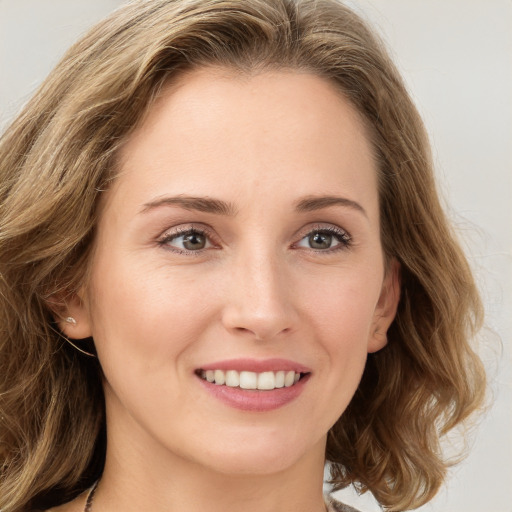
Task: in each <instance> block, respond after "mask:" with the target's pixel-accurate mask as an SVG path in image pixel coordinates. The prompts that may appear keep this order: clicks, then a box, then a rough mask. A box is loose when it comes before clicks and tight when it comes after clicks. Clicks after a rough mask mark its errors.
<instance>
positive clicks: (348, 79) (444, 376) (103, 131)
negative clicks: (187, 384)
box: [0, 0, 485, 512]
mask: <svg viewBox="0 0 512 512" xmlns="http://www.w3.org/2000/svg"><path fill="white" fill-rule="evenodd" d="M209 65H219V66H224V67H230V68H232V69H235V70H236V71H237V72H240V73H257V72H260V71H262V70H266V69H282V68H287V69H297V70H301V71H306V72H311V73H314V74H316V75H318V76H320V77H323V78H325V79H326V80H330V81H332V82H333V83H335V84H336V85H337V86H338V87H339V89H340V90H341V91H342V93H343V94H344V95H345V97H346V98H347V99H348V100H349V101H350V102H351V103H352V104H353V105H354V106H355V108H356V109H357V110H358V111H359V113H360V114H361V116H362V118H363V119H364V120H365V122H366V124H367V126H368V127H369V131H370V133H371V134H372V142H373V146H374V151H375V157H376V159H377V162H378V169H379V187H380V208H381V222H382V226H381V231H382V233H381V234H382V243H383V247H384V251H385V254H386V256H387V257H388V258H392V257H393V258H396V259H397V260H398V261H399V262H400V264H401V271H402V275H401V282H402V296H401V300H400V304H399V310H398V313H397V316H396V319H395V321H394V323H393V324H392V326H391V329H390V331H389V333H388V339H389V343H388V346H387V347H386V348H385V349H383V350H381V351H380V352H377V353H375V354H371V355H370V356H369V359H368V362H367V366H366V369H365V372H364V375H363V378H362V381H361V383H360V386H359V388H358V390H357V392H356V394H355V396H354V398H353V400H352V402H351V403H350V405H349V407H348V409H347V410H346V411H345V413H344V414H343V415H342V416H341V418H340V419H339V420H338V422H337V423H336V424H335V426H334V427H333V428H332V429H331V431H330V432H329V436H328V446H327V452H326V459H327V460H328V461H330V462H331V476H332V483H333V484H334V487H335V488H342V487H344V486H347V485H349V484H351V483H352V484H354V485H356V486H357V487H358V488H359V489H360V490H361V491H365V490H370V491H371V492H372V493H373V494H374V495H375V497H376V498H377V500H378V501H379V502H380V503H381V504H382V505H383V506H384V507H386V508H388V509H389V510H404V509H409V508H413V507H417V506H419V505H421V504H423V503H425V502H426V501H428V500H429V499H430V498H431V497H432V496H433V495H434V494H435V492H436V491H437V490H438V488H439V486H440V485H441V483H442V481H443V478H444V475H445V471H446V467H447V463H446V461H445V460H444V459H443V456H442V453H441V450H440V444H439V443H440V439H441V437H442V436H443V435H444V434H446V433H447V432H448V431H449V430H451V429H452V428H453V427H455V426H456V425H458V424H460V423H461V422H462V421H463V420H465V419H466V418H467V417H468V416H469V415H470V414H471V413H472V412H474V411H475V410H476V409H477V408H478V407H479V406H480V405H481V403H482V399H483V395H484V389H485V377H484V372H483V368H482V365H481V362H480V360H479V358H478V357H477V356H476V355H475V353H474V352H473V350H472V349H471V347H470V344H469V340H470V339H471V337H472V336H473V335H474V334H475V332H476V331H477V330H478V328H479V326H480V324H481V320H482V310H481V304H480V300H479V296H478V293H477V290H476V288H475V285H474V281H473V278H472V275H471V272H470V269H469V267H468V264H467V261H466V259H465V257H464V255H463V253H462V251H461V249H460V247H459V245H458V243H457V240H456V237H455V236H454V233H453V232H452V230H451V228H450V225H449V223H448V221H447V219H446V217H445V214H444V213H443V210H442V208H441V206H440V203H439V199H438V195H437V192H436V187H435V183H434V178H433V170H432V162H431V159H430V149H429V145H428V141H427V138H426V136H425V131H424V128H423V125H422V122H421V119H420V117H419V115H418V113H417V111H416V109H415V107H414V105H413V104H412V102H411V99H410V97H409V95H408V94H407V91H406V89H405V87H404V85H403V83H402V80H401V78H400V76H399V74H398V73H397V71H396V69H395V67H394V65H393V64H392V62H391V61H390V59H389V58H388V56H387V53H386V51H385V50H384V48H383V46H382V44H381V43H380V42H379V40H378V39H377V38H376V37H375V35H374V34H373V33H372V31H371V30H370V29H368V27H367V26H366V25H365V23H364V22H363V21H362V20H361V19H360V18H359V17H358V16H357V15H355V14H354V13H353V12H352V11H351V10H349V9H348V8H347V7H345V6H343V5H342V4H340V3H339V2H337V1H336V0H241V1H237V0H151V1H147V0H146V1H137V2H133V3H130V4H128V5H126V6H125V7H123V8H122V9H119V10H118V11H116V12H115V13H113V14H112V15H111V16H110V17H109V18H108V19H106V20H105V21H103V22H102V23H100V24H99V25H97V26H96V27H94V28H93V29H92V30H91V31H90V32H89V33H88V34H87V35H86V36H85V37H84V38H83V39H82V40H81V41H79V42H78V43H77V44H75V45H74V46H73V47H72V48H71V49H70V50H69V52H68V53H67V54H66V55H65V57H64V58H63V60H62V61H61V62H60V64H59V65H58V66H57V67H56V68H55V70H54V71H53V72H52V73H51V75H50V76H49V77H48V79H47V80H46V81H45V82H44V84H43V85H42V86H41V88H40V89H39V91H38V92H37V94H36V95H35V96H34V98H33V99H32V100H31V101H30V102H29V103H28V105H27V106H26V107H25V109H24V110H23V112H22V113H21V114H20V115H19V117H18V118H17V119H16V120H15V121H14V122H13V123H12V125H11V126H10V127H9V128H8V129H7V131H6V132H5V134H4V135H3V137H2V139H1V141H0V322H1V323H0V354H1V355H0V508H1V509H2V511H3V512H17V511H22V510H27V509H28V508H29V507H48V506H52V505H56V504H59V503H62V502H65V501H67V500H69V499H71V498H73V497H74V496H76V495H77V494H78V493H79V492H81V491H82V490H83V489H84V488H86V487H87V486H89V485H90V484H91V483H92V482H93V481H94V479H96V478H97V477H98V476H99V475H100V474H101V471H102V464H103V462H104V457H105V417H104V404H103V394H102V388H101V368H100V366H99V364H98V362H97V360H94V359H92V358H88V357H87V356H85V355H83V354H81V353H80V352H77V351H75V350H74V349H73V348H72V347H71V346H69V345H68V344H67V343H66V341H65V340H64V339H63V337H62V335H61V334H60V333H59V331H58V329H57V328H56V324H55V323H54V316H53V314H54V313H52V311H55V310H56V304H55V303H52V301H54V300H55V297H60V299H59V300H61V301H62V303H63V304H62V306H63V307H64V305H65V296H66V293H72V292H73V291H74V290H77V289H78V287H79V286H80V284H81V283H82V282H83V280H84V279H85V275H86V271H87V263H88V261H89V254H90V250H91V246H92V243H93V240H94V229H95V224H96V216H97V215H98V212H97V204H98V200H99V198H100V196H101V193H102V191H103V190H105V189H107V188H108V187H109V184H110V182H111V181H112V180H113V179H115V171H116V165H115V163H116V162H115V156H116V153H117V151H118V149H119V147H120V146H121V145H122V144H123V142H124V140H126V137H127V135H128V134H129V133H130V132H131V131H132V130H133V129H134V128H135V127H136V126H137V124H138V123H139V122H140V120H141V119H142V117H143V116H144V114H145V112H147V109H148V108H149V106H150V105H151V103H152V100H153V98H154V97H155V96H156V95H157V94H158V92H159V90H160V89H161V88H162V87H163V85H164V84H166V83H168V82H169V81H171V80H173V79H174V78H175V77H177V76H178V75H179V74H180V73H182V72H184V71H185V70H189V69H192V68H195V67H200V66H209ZM57 306H58V305H57ZM92 344H93V343H92V341H90V342H89V345H92Z"/></svg>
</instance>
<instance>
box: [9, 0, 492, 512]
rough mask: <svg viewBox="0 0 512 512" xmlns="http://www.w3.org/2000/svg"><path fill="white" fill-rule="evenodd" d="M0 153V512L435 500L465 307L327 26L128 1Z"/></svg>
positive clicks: (426, 189) (471, 396) (437, 229)
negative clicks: (333, 492)
mask: <svg viewBox="0 0 512 512" xmlns="http://www.w3.org/2000/svg"><path fill="white" fill-rule="evenodd" d="M0 161H1V162H2V163H1V164H0V165H1V173H2V174H1V187H2V189H1V190H2V196H1V201H2V203H1V204H2V209H1V228H0V229H1V237H2V238H1V244H0V265H1V267H0V272H1V276H2V280H1V283H2V289H1V292H2V293H1V294H0V295H1V297H2V307H1V308H0V311H1V314H2V315H3V316H2V338H1V340H2V341H1V350H2V359H1V361H2V363H1V364H2V368H1V371H0V374H1V376H2V377H1V379H2V381H1V382H2V384H1V394H0V396H1V398H0V400H1V402H0V407H1V421H2V424H1V425H2V426H1V434H0V435H1V436H2V437H1V442H0V443H1V444H0V446H1V451H0V453H1V457H2V470H1V471H2V473H1V477H0V507H1V508H2V510H3V511H4V512H7V511H9V512H11V511H12V512H13V511H21V510H30V509H34V508H37V509H44V508H46V509H48V508H52V507H53V508H54V509H55V510H59V511H64V512H67V511H79V510H80V511H81V510H94V511H104V512H108V511H109V510H131V509H133V510H152V511H157V512H158V511H160V510H188V511H194V510H208V511H216V510H221V509H222V510H226V509H227V510H233V511H236V510H244V511H251V510H258V511H262V510H265V511H267V510H268V511H274V510H294V511H295V510H304V511H308V512H310V511H317V510H318V511H322V510H325V507H326V505H325V503H324V498H323V496H322V477H323V467H324V463H325V462H326V461H327V462H329V463H330V471H331V481H332V483H333V485H334V488H335V489H338V488H342V487H344V486H346V485H349V484H354V485H356V486H357V488H358V489H360V490H361V491H366V490H370V491H371V492H372V493H373V494H374V495H375V496H376V498H377V500H378V501H379V502H380V503H381V504H382V505H383V506H384V507H387V508H388V509H389V510H404V509H410V508H414V507H418V506H420V505H421V504H423V503H425V502H427V501H428V500H429V499H430V498H431V497H432V496H433V495H434V494H435V492H436V491H437V489H438V488H439V486H440V485H441V483H442V481H443V477H444V474H445V471H446V467H447V463H446V461H444V460H443V457H442V455H441V453H440V450H439V441H440V437H441V436H442V435H443V434H445V433H447V432H448V431H450V430H451V429H452V428H453V427H455V426H456V425H458V424H460V423H461V422H462V421H463V420H465V419H466V418H467V417H468V416H469V415H470V414H471V413H472V412H474V411H475V410H476V409H477V408H478V407H479V406H480V404H481V402H482V396H483V390H484V376H483V371H482V368H481V363H480V361H479V359H478V358H477V356H476V355H475V354H474V353H473V351H472V349H471V347H470V345H469V339H470V337H471V336H472V335H473V334H474V332H475V331H476V330H477V329H478V327H479V325H480V321H481V307H480V302H479V298H478V294H477V291H476V289H475V286H474V283H473V279H472V276H471V273H470V271H469V268H468V265H467V262H466V260H465V258H464V256H463V254H462V252H461V250H460V248H459V246H458V244H457V242H456V240H455V238H454V236H453V234H452V232H451V229H450V226H449V225H448V223H447V220H446V218H445V216H444V214H443V212H442V209H441V208H440V206H439V201H438V198H437V194H436V190H435V184H434V180H433V175H432V165H431V161H430V156H429V149H428V143H427V140H426V137H425V134H424V131H423V127H422V124H421V120H420V119H419V117H418V115H417V112H416V110H415V108H414V106H413V105H412V103H411V100H410V98H409V97H408V95H407V93H406V91H405V88H404V86H403V84H402V82H401V80H400V78H399V76H398V74H397V72H396V70H395V68H394V66H393V65H392V63H391V62H390V61H389V59H388V57H387V55H386V53H385V51H384V50H383V48H382V46H381V45H380V43H379V42H378V41H377V40H376V38H375V37H374V35H373V34H372V33H371V32H370V31H369V30H368V28H367V27H366V26H365V25H364V23H363V22H362V21H361V20H360V19H359V18H358V17H357V16H356V15H355V14H354V13H352V12H351V11H350V10H348V9H347V8H346V7H344V6H343V5H341V4H339V3H338V2H335V1H331V0H322V1H318V0H317V1H312V0H303V1H298V2H297V1H292V0H279V1H276V0H272V1H271V0H250V1H243V2H229V1H220V0H211V1H206V2H205V1H198V0H197V1H174V2H172V1H169V0H165V1H164V0H152V1H150V2H149V1H148V2H135V3H132V4H129V5H127V6H126V7H124V8H123V9H120V10H119V11H117V12H116V13H114V14H113V15H112V16H111V17H110V18H109V19H107V20H105V21H104V22H102V23H101V24H99V25H98V26H97V27H96V28H94V29H93V30H92V31H91V32H90V33H89V34H88V35H86V36H85V38H84V39H82V40H81V41H80V42H79V43H77V44H76V45H75V46H74V47H73V48H72V49H71V50H70V51H69V53H68V54H67V55H66V56H65V57H64V59H63V61H62V62H61V63H60V64H59V66H57V68H56V69H55V71H54V72H53V73H52V74H51V75H50V77H49V78H48V80H47V81H46V83H45V84H44V85H43V86H42V88H41V90H40V91H39V92H38V93H37V94H36V96H35V97H34V99H33V100H32V101H31V102H30V103H29V104H28V105H27V107H26V109H25V111H24V112H23V113H22V114H21V115H20V117H19V118H18V119H17V120H16V121H15V122H14V123H13V124H12V126H11V127H10V128H9V129H8V130H7V132H6V133H5V134H4V136H3V139H2V142H1V146H0ZM328 506H329V507H331V508H332V510H346V507H344V506H343V505H341V504H336V503H329V504H328Z"/></svg>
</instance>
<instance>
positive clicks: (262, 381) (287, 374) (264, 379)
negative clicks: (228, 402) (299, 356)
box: [195, 369, 309, 391]
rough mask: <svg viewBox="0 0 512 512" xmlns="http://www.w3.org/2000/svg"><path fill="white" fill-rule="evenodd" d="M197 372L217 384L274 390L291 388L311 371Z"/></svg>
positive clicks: (217, 370)
mask: <svg viewBox="0 0 512 512" xmlns="http://www.w3.org/2000/svg"><path fill="white" fill-rule="evenodd" d="M195 373H196V375H197V376H198V377H199V378H201V379H202V380H204V381H206V382H209V383H211V384H215V385H217V386H225V387H229V388H238V389H243V390H252V391H272V390H274V389H281V388H290V387H293V386H295V385H296V384H297V383H298V382H299V381H301V380H303V379H305V378H306V377H307V376H308V375H309V372H296V371H294V370H277V371H264V372H251V371H238V370H221V369H209V370H203V369H198V370H196V372H195Z"/></svg>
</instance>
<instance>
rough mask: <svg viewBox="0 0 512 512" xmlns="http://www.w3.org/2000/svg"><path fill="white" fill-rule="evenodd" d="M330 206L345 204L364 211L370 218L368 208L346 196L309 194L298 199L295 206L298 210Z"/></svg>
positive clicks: (310, 210) (311, 209)
mask: <svg viewBox="0 0 512 512" xmlns="http://www.w3.org/2000/svg"><path fill="white" fill-rule="evenodd" d="M330 206H344V207H347V208H351V209H353V210H356V211H358V212H360V213H362V214H363V215H364V216H365V217H366V218H368V214H367V213H366V210H365V209H364V208H363V207H362V206H361V205H360V204H359V203H357V202H356V201H352V199H347V198H346V197H338V196H308V197H305V198H304V199H301V200H300V201H298V202H297V203H296V206H295V208H296V210H297V211H298V212H313V211H316V210H321V209H323V208H329V207H330Z"/></svg>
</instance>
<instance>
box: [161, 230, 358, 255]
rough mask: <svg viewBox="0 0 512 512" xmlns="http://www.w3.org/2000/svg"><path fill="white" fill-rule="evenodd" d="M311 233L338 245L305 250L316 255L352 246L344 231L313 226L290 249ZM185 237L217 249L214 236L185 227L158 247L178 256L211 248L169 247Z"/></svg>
mask: <svg viewBox="0 0 512 512" xmlns="http://www.w3.org/2000/svg"><path fill="white" fill-rule="evenodd" d="M313 233H318V234H324V235H325V234H327V235H329V236H333V237H334V238H335V239H336V240H337V241H338V242H339V244H338V245H336V246H334V247H331V248H328V249H324V250H322V249H313V248H305V249H306V250H309V251H313V252H314V253H316V254H332V253H334V252H338V251H342V250H346V249H349V248H350V246H351V245H352V237H351V236H350V234H349V233H348V232H347V231H345V230H344V229H341V228H338V227H335V226H313V227H312V228H310V229H309V230H308V231H307V232H306V233H305V234H304V235H303V236H301V238H300V240H299V241H298V242H295V243H294V244H293V245H292V247H299V246H298V244H299V243H300V242H302V240H304V239H305V238H307V237H308V236H310V235H312V234H313ZM187 235H200V236H204V237H205V238H206V239H207V240H208V242H209V243H210V245H211V246H212V247H213V248H219V245H220V244H219V243H218V242H217V240H216V237H215V235H214V234H213V233H212V232H211V231H210V230H209V229H206V228H205V227H203V226H201V227H186V228H177V229H176V230H175V231H172V232H166V233H165V234H164V235H163V236H162V237H161V238H160V239H159V240H158V245H159V246H161V247H163V248H165V249H166V250H170V251H172V252H176V253H178V254H185V255H190V256H197V255H200V254H201V253H203V252H204V251H205V250H207V249H209V248H211V247H209V248H203V249H198V250H194V251H192V250H187V249H179V248H177V247H172V246H171V245H169V243H170V242H172V241H173V240H176V239H177V238H180V237H184V236H187Z"/></svg>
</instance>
